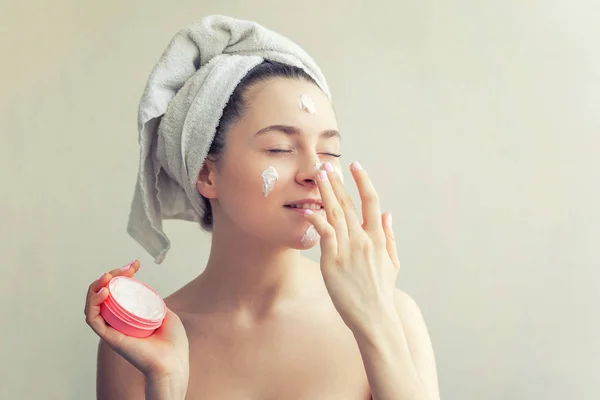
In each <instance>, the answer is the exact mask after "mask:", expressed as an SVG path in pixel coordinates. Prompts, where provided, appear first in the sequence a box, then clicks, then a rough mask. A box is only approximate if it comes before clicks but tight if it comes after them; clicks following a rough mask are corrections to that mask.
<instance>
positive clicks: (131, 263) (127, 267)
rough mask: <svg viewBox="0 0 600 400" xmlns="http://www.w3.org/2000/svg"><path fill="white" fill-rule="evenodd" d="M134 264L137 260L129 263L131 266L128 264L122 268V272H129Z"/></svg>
mask: <svg viewBox="0 0 600 400" xmlns="http://www.w3.org/2000/svg"><path fill="white" fill-rule="evenodd" d="M134 262H135V260H133V261H131V262H129V264H127V265H126V266H124V267H122V268H121V270H122V271H127V270H128V269H129V268H131V266H132V265H133V263H134Z"/></svg>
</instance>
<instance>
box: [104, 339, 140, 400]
mask: <svg viewBox="0 0 600 400" xmlns="http://www.w3.org/2000/svg"><path fill="white" fill-rule="evenodd" d="M96 371H97V372H96V396H97V398H98V400H108V399H132V400H134V399H145V398H146V395H145V393H144V375H143V374H142V373H141V372H140V371H139V370H138V369H137V368H135V367H134V366H133V365H131V364H130V363H129V361H127V360H125V359H124V358H123V357H121V355H120V354H118V353H117V352H115V351H114V350H113V349H112V348H111V347H110V346H109V345H108V344H106V342H105V341H104V340H100V343H99V344H98V364H97V370H96Z"/></svg>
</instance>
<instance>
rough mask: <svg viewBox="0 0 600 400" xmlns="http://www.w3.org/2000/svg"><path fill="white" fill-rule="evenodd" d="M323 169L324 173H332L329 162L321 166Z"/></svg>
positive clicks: (331, 166)
mask: <svg viewBox="0 0 600 400" xmlns="http://www.w3.org/2000/svg"><path fill="white" fill-rule="evenodd" d="M323 168H325V171H327V172H333V165H331V163H329V162H326V163H325V164H323Z"/></svg>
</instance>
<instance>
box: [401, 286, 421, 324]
mask: <svg viewBox="0 0 600 400" xmlns="http://www.w3.org/2000/svg"><path fill="white" fill-rule="evenodd" d="M394 303H395V306H396V311H398V312H399V313H401V314H402V315H404V316H406V317H411V316H412V317H414V316H415V314H421V309H420V308H419V305H418V304H417V302H416V301H415V299H413V298H412V297H411V296H410V295H409V294H408V293H406V292H405V291H404V290H402V289H398V288H396V291H395V292H394Z"/></svg>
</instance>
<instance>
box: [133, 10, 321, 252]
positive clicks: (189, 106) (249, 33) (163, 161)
mask: <svg viewBox="0 0 600 400" xmlns="http://www.w3.org/2000/svg"><path fill="white" fill-rule="evenodd" d="M265 60H268V61H275V62H280V63H283V64H288V65H292V66H295V67H299V68H302V69H303V70H304V71H305V72H306V73H307V74H308V75H309V76H311V77H312V78H313V79H314V81H315V82H316V83H317V84H318V85H319V87H320V88H321V90H323V92H324V93H325V94H326V95H327V96H328V97H331V96H330V92H329V88H328V86H327V82H326V81H325V78H324V76H323V74H322V73H321V70H320V69H319V67H318V66H317V65H316V63H315V62H314V61H313V60H312V58H311V57H310V56H309V55H308V54H307V53H306V52H305V51H304V50H303V49H302V48H301V47H300V46H298V45H297V44H295V43H294V42H292V41H290V40H289V39H287V38H285V37H283V36H282V35H280V34H278V33H276V32H273V31H271V30H268V29H266V28H264V27H263V26H261V25H259V24H257V23H255V22H252V21H244V20H239V19H234V18H231V17H226V16H221V15H215V16H209V17H206V18H203V19H202V20H200V21H199V22H196V23H193V24H191V25H189V26H187V27H186V28H184V29H182V30H181V31H179V32H178V33H177V34H176V35H175V37H174V38H173V39H172V40H171V42H170V43H169V45H168V46H167V48H166V50H165V51H164V52H163V54H162V56H161V57H160V59H159V60H158V63H157V64H156V66H155V67H154V69H153V70H152V72H151V74H150V77H149V78H148V82H147V84H146V88H145V90H144V94H143V95H142V98H141V100H140V104H139V108H138V131H139V144H140V164H139V171H138V176H137V182H136V186H135V192H134V196H133V200H132V203H131V211H130V214H129V222H128V225H127V232H128V233H129V234H130V235H131V237H133V238H134V239H135V240H136V241H137V242H138V243H140V245H142V247H144V249H146V251H148V253H149V254H150V255H152V256H153V257H154V260H155V262H156V263H157V264H160V263H162V261H163V260H164V258H165V256H166V253H167V251H168V250H169V247H170V241H169V239H168V238H167V236H166V235H165V233H164V231H163V220H165V219H180V220H185V221H192V222H200V219H201V216H202V214H203V213H204V212H205V210H204V203H203V201H202V196H201V195H200V193H198V191H197V189H196V181H197V179H198V174H199V173H200V170H201V168H202V166H203V165H204V160H205V158H206V156H207V153H208V151H209V149H210V146H211V143H212V140H213V138H214V136H215V132H216V129H217V127H218V125H219V120H220V118H221V115H222V113H223V109H224V108H225V106H226V105H227V102H228V100H229V98H230V96H231V94H232V93H233V91H234V89H235V88H236V86H237V85H238V84H239V83H240V81H241V80H242V79H243V78H244V76H246V74H248V72H249V71H250V70H252V68H254V67H255V66H257V65H259V64H261V63H262V62H263V61H265Z"/></svg>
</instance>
